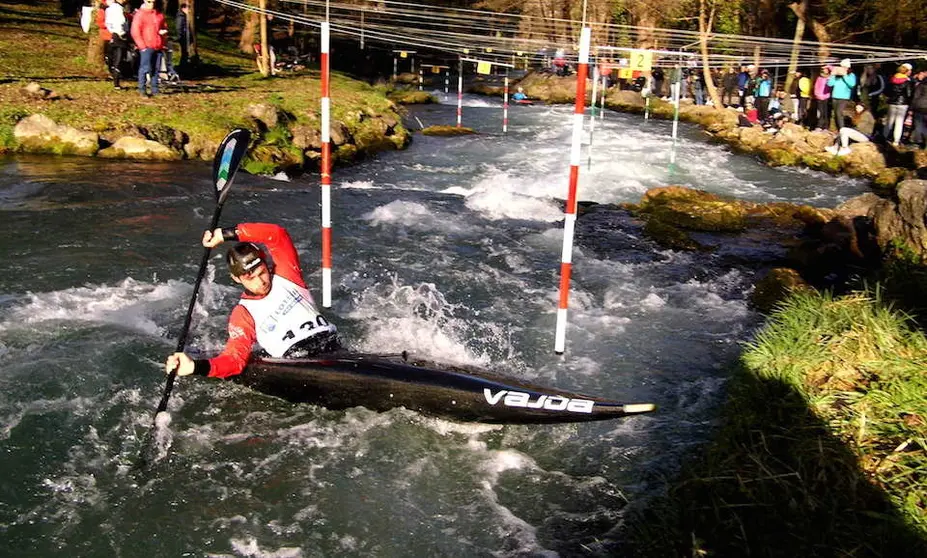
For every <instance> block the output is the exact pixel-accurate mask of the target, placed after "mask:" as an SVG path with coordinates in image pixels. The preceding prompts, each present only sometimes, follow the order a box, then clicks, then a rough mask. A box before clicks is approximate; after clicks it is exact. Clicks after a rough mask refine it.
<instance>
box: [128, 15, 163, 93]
mask: <svg viewBox="0 0 927 558" xmlns="http://www.w3.org/2000/svg"><path fill="white" fill-rule="evenodd" d="M165 35H167V26H166V25H165V23H164V15H163V14H161V12H159V11H157V10H156V9H155V7H154V0H143V2H142V7H141V8H139V9H138V11H136V12H135V17H133V18H132V40H134V41H135V46H136V47H138V51H139V62H138V93H139V95H141V96H142V97H148V96H151V97H153V96H155V95H157V94H158V74H159V73H160V69H161V56H162V52H161V51H162V50H163V49H164V36H165ZM149 78H150V79H151V93H146V85H147V81H148V79H149Z"/></svg>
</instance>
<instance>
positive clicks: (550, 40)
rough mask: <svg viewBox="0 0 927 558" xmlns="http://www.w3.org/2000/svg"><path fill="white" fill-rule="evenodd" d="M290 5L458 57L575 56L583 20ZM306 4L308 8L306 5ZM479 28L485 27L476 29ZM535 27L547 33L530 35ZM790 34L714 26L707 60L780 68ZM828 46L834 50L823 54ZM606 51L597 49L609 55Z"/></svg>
mask: <svg viewBox="0 0 927 558" xmlns="http://www.w3.org/2000/svg"><path fill="white" fill-rule="evenodd" d="M216 1H217V2H218V3H220V4H224V5H227V6H230V7H235V8H238V9H241V10H243V11H252V12H259V13H260V12H261V9H260V8H258V7H256V6H253V5H251V4H249V3H247V2H246V1H244V0H216ZM278 4H281V5H283V6H289V8H290V9H288V10H281V9H277V10H271V9H266V10H264V13H265V14H268V15H272V16H273V17H275V18H279V19H281V20H284V21H290V22H293V23H298V24H300V25H305V26H310V27H318V26H319V25H318V21H319V20H321V18H322V17H323V14H322V13H321V10H323V9H325V10H328V9H329V6H330V9H331V11H330V12H329V13H328V17H329V21H330V23H331V29H332V33H334V34H338V35H342V36H358V37H359V36H360V35H361V34H363V36H364V38H365V39H367V40H373V41H382V42H385V43H388V44H390V45H393V46H394V47H395V46H396V45H400V46H406V47H416V48H422V49H427V50H429V51H432V52H433V54H434V56H435V57H438V58H440V57H442V56H443V57H448V58H449V57H456V56H459V55H461V54H464V53H470V54H472V53H473V51H474V50H476V51H481V52H479V54H480V56H481V57H485V58H486V59H487V60H490V61H497V62H498V61H499V60H502V59H506V60H508V59H511V57H513V56H518V57H521V58H523V59H526V60H535V61H537V60H539V59H545V58H549V57H550V56H551V55H552V54H553V53H554V52H555V51H556V50H557V49H562V50H563V51H564V58H565V59H567V60H573V59H575V57H576V53H575V52H574V51H575V44H576V36H574V34H573V33H572V32H571V31H574V30H578V29H579V28H581V26H582V22H581V21H577V20H571V19H562V18H540V17H538V16H532V15H525V14H505V13H497V12H489V11H482V10H473V9H463V8H450V7H436V6H429V5H425V4H416V3H412V2H398V1H393V0H377V1H376V2H375V5H373V6H368V5H364V4H357V3H351V4H347V3H331V2H325V1H324V0H279V1H278ZM299 10H301V11H302V13H299ZM587 26H588V27H591V28H592V31H593V36H594V37H595V36H600V37H623V39H621V41H622V43H623V44H615V45H611V44H598V45H595V46H594V47H593V50H594V51H599V52H601V53H609V52H610V51H611V52H615V51H621V50H627V49H630V48H632V47H633V44H632V43H633V41H634V37H639V36H640V35H642V34H644V35H646V36H647V37H648V38H649V39H650V40H652V41H653V42H654V43H659V44H663V43H665V44H666V45H667V46H665V47H663V46H661V47H660V50H677V51H686V50H687V49H689V48H691V47H692V46H694V45H695V44H698V39H699V32H698V31H692V30H685V29H665V28H651V27H642V26H633V25H622V24H614V23H600V22H591V23H587ZM477 30H478V31H477ZM525 34H530V35H532V36H538V37H542V38H529V37H525V36H523V35H525ZM793 46H794V45H793V41H792V40H791V39H779V38H774V37H752V36H748V35H736V34H721V33H711V34H710V36H709V55H708V62H709V65H711V66H722V65H729V64H731V63H732V62H733V61H751V62H752V61H755V60H757V57H756V49H757V48H759V49H760V52H761V55H760V56H759V57H758V61H759V62H760V64H761V65H763V66H766V67H770V68H774V67H784V66H788V63H789V62H788V60H789V58H790V57H791V54H792V49H793ZM821 49H826V50H827V51H829V53H830V55H829V56H828V57H826V58H822V57H821V56H820V54H819V52H820V51H821ZM599 52H597V53H596V55H598V57H604V56H602V55H601V54H599ZM922 56H924V57H927V51H922V50H915V49H903V48H896V47H881V46H874V45H850V44H843V43H819V42H813V41H803V42H802V43H801V45H800V48H799V55H798V64H799V65H800V66H809V65H811V66H813V65H818V64H821V63H827V62H834V61H836V60H837V59H839V58H855V61H856V62H872V63H875V62H887V61H893V60H902V59H911V58H917V57H922Z"/></svg>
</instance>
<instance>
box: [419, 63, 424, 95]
mask: <svg viewBox="0 0 927 558" xmlns="http://www.w3.org/2000/svg"><path fill="white" fill-rule="evenodd" d="M424 83H425V76H424V74H423V73H422V67H421V66H419V67H418V90H419V91H421V90H422V87H423V84H424Z"/></svg>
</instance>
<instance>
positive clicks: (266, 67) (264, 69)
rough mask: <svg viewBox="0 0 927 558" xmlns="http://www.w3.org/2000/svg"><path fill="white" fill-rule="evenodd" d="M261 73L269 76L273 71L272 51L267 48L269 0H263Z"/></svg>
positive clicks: (261, 4)
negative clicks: (271, 62)
mask: <svg viewBox="0 0 927 558" xmlns="http://www.w3.org/2000/svg"><path fill="white" fill-rule="evenodd" d="M260 8H261V75H262V76H264V77H267V76H269V75H270V74H272V73H273V72H271V69H270V52H269V51H268V50H267V13H266V10H267V0H261V3H260Z"/></svg>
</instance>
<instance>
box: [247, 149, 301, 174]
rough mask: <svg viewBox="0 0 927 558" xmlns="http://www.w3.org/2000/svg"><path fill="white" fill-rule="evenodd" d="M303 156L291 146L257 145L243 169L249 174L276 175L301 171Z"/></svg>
mask: <svg viewBox="0 0 927 558" xmlns="http://www.w3.org/2000/svg"><path fill="white" fill-rule="evenodd" d="M304 162H305V156H304V155H303V152H302V151H301V150H299V149H296V148H294V147H292V146H287V147H280V146H276V145H267V144H263V145H258V146H257V147H255V148H254V149H252V150H251V151H250V152H249V154H248V157H247V159H246V160H245V162H244V163H243V167H244V169H245V170H246V171H248V172H249V173H251V174H276V173H277V172H279V171H284V172H293V171H300V170H302V167H303V163H304Z"/></svg>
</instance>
